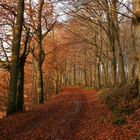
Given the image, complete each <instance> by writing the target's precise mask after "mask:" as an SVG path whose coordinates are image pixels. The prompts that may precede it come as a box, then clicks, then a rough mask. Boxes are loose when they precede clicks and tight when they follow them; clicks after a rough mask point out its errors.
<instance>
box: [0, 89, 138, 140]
mask: <svg viewBox="0 0 140 140" xmlns="http://www.w3.org/2000/svg"><path fill="white" fill-rule="evenodd" d="M137 114H139V111H137ZM110 117H111V114H110V112H109V111H108V110H107V109H106V107H105V106H103V105H102V104H101V103H100V101H99V100H98V98H97V95H96V94H95V91H82V90H80V89H74V88H69V89H65V90H64V91H63V94H61V95H59V96H56V97H54V98H52V99H50V100H49V101H48V103H47V104H44V105H42V106H36V108H35V110H34V111H28V112H24V113H17V114H15V115H13V116H10V117H8V118H5V119H3V120H1V121H0V140H9V139H12V140H17V139H20V140H32V139H33V140H129V139H131V138H135V137H136V135H137V134H138V130H139V128H140V121H139V120H136V121H134V120H133V119H132V118H133V117H131V120H130V118H128V120H127V122H129V123H128V124H124V125H122V126H113V125H111V123H110V122H109V121H110Z"/></svg>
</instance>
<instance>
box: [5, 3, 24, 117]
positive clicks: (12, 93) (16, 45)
mask: <svg viewBox="0 0 140 140" xmlns="http://www.w3.org/2000/svg"><path fill="white" fill-rule="evenodd" d="M23 15H24V0H18V7H17V16H16V23H15V24H14V34H13V35H14V36H13V41H12V60H11V69H10V83H9V94H8V107H7V115H9V114H12V113H15V112H16V96H17V82H18V63H19V50H20V43H21V34H22V25H23Z"/></svg>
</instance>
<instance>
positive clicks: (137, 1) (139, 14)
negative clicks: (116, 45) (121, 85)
mask: <svg viewBox="0 0 140 140" xmlns="http://www.w3.org/2000/svg"><path fill="white" fill-rule="evenodd" d="M133 12H134V17H133V29H134V43H135V49H136V56H135V60H136V68H137V69H136V76H137V84H138V90H139V96H140V0H133Z"/></svg>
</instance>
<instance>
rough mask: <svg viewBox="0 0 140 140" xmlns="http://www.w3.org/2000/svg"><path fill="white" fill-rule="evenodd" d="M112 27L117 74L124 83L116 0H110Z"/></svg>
mask: <svg viewBox="0 0 140 140" xmlns="http://www.w3.org/2000/svg"><path fill="white" fill-rule="evenodd" d="M111 10H112V12H111V13H112V29H113V31H112V32H113V35H114V39H115V40H114V41H115V42H114V43H115V48H117V49H118V60H119V63H118V75H119V77H120V82H121V84H124V83H126V76H125V69H124V58H123V53H122V47H121V44H120V38H119V23H118V14H117V0H112V7H111Z"/></svg>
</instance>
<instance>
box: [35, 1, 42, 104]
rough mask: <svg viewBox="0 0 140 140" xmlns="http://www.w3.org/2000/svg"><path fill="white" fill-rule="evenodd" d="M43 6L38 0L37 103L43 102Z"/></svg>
mask: <svg viewBox="0 0 140 140" xmlns="http://www.w3.org/2000/svg"><path fill="white" fill-rule="evenodd" d="M43 5H44V0H40V6H39V10H38V27H37V28H38V32H37V37H38V42H37V43H38V49H39V52H38V58H37V66H36V68H37V69H36V71H37V95H38V103H39V104H40V103H43V102H44V93H43V73H42V64H43V61H44V51H43V47H42V25H41V19H42V8H43Z"/></svg>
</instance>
